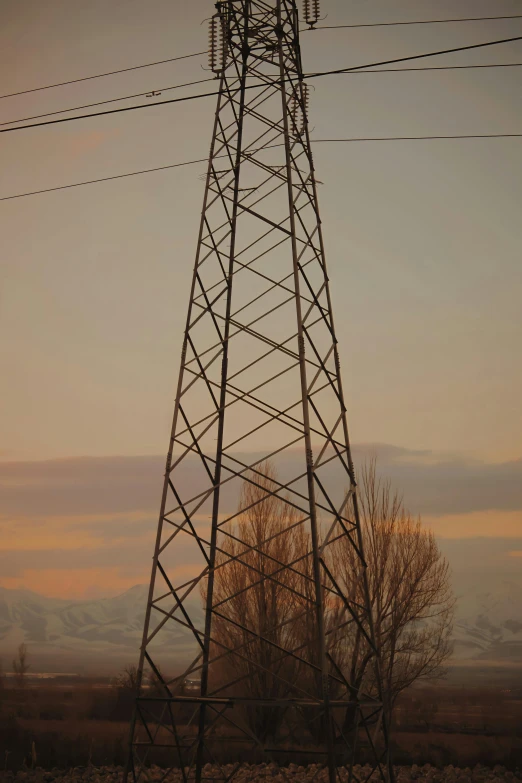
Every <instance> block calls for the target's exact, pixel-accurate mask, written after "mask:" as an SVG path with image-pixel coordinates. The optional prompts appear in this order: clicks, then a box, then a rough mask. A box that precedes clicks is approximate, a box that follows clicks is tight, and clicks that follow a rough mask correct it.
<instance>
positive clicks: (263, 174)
mask: <svg viewBox="0 0 522 783" xmlns="http://www.w3.org/2000/svg"><path fill="white" fill-rule="evenodd" d="M216 7H217V13H216V15H215V17H214V18H213V20H212V25H211V55H212V64H213V67H214V70H215V71H216V72H218V76H219V80H220V81H219V83H220V89H219V97H218V100H217V109H216V115H215V122H214V129H213V136H212V144H211V149H210V158H209V165H208V172H207V174H206V188H205V196H204V202H203V211H202V217H201V227H200V232H199V240H198V248H197V255H196V262H195V267H194V274H193V280H192V287H191V292H190V303H189V308H188V316H187V321H186V328H185V336H184V341H183V348H182V356H181V369H180V374H179V381H178V386H177V392H176V400H175V409H174V420H173V425H172V434H171V439H170V445H169V450H168V456H167V463H166V472H165V481H164V487H163V494H162V499H161V510H160V517H159V525H158V533H157V539H156V545H155V550H154V556H153V568H152V576H151V583H150V591H149V597H148V605H147V611H146V618H145V627H144V634H143V644H142V648H141V655H140V662H139V667H138V678H139V691H138V696H137V699H136V707H135V714H134V718H133V721H132V727H131V753H130V758H129V764H128V769H127V771H126V776H127V775H129V776H130V777H131V778H132V779H134V780H138V779H140V776H141V775H142V773H143V769H144V766H146V765H147V764H148V763H149V762H151V761H155V762H156V763H158V759H161V761H160V763H162V765H163V766H166V765H170V766H175V767H179V768H181V769H182V774H183V779H184V781H185V783H187V781H188V780H189V779H194V778H195V780H196V781H197V783H199V781H200V780H201V779H205V778H206V777H207V778H208V775H206V773H205V770H204V766H205V764H206V763H207V762H211V763H217V762H220V761H222V760H223V759H224V755H223V754H224V751H225V750H227V749H228V751H229V753H230V754H231V755H232V756H233V755H234V753H236V757H237V758H238V759H239V758H242V757H243V758H244V755H243V756H242V754H243V753H244V746H245V745H247V747H248V748H249V752H250V753H251V754H252V753H254V754H256V753H257V754H258V756H257V757H258V758H259V759H260V760H263V759H264V760H271V759H272V758H276V759H278V760H279V761H281V760H283V761H293V760H294V759H296V758H298V757H299V758H302V757H303V755H304V756H307V757H309V758H312V759H314V760H316V761H317V760H320V761H321V763H323V764H324V765H326V766H327V768H328V770H329V779H330V783H335V780H336V776H337V771H336V770H337V768H338V767H339V766H340V765H344V766H345V767H347V768H348V770H349V773H350V777H351V776H352V775H353V769H352V767H353V762H354V759H355V757H356V755H357V754H360V753H362V754H363V755H364V757H365V758H366V759H369V760H370V761H371V762H372V767H374V768H377V769H379V771H380V772H381V774H382V776H383V778H385V777H387V775H388V773H389V771H390V770H391V767H390V766H389V759H388V748H387V731H386V719H385V710H383V706H382V693H381V689H380V685H379V680H380V678H379V676H378V656H377V654H376V645H375V637H374V630H373V627H372V622H371V611H370V596H369V594H368V586H367V580H366V565H365V562H364V557H363V551H362V535H361V529H360V524H359V514H358V507H357V495H356V483H355V477H354V468H353V463H352V458H351V454H350V446H349V439H348V428H347V422H346V408H345V404H344V398H343V390H342V383H341V375H340V369H339V356H338V348H337V337H336V333H335V329H334V321H333V317H332V308H331V300H330V287H329V279H328V275H327V271H326V264H325V257H324V247H323V237H322V229H321V220H320V216H319V208H318V200H317V183H316V179H315V174H314V166H313V159H312V151H311V146H310V138H309V127H308V117H307V113H308V112H307V103H308V95H307V88H306V85H305V84H304V83H303V75H302V67H301V58H300V48H299V25H298V22H299V20H298V12H297V7H296V0H225V1H224V2H220V3H217V5H216ZM267 460H268V461H269V463H270V464H268V463H267ZM245 487H246V488H247V489H250V490H251V491H250V493H248V491H245ZM241 491H242V492H243V494H242V495H241ZM240 497H241V501H240V500H239V499H240ZM238 502H239V503H240V504H239V505H238ZM256 514H257V517H256ZM271 515H272V516H271ZM273 515H276V516H277V519H278V523H277V525H276V526H275V527H274V523H273ZM256 519H257V522H256V521H255V520H256ZM256 525H257V527H256ZM263 526H264V527H263ZM260 530H264V533H263V534H260V532H259V531H260ZM274 542H276V543H274ZM276 544H277V545H276ZM340 545H342V546H344V547H345V550H344V551H345V552H346V551H347V552H348V556H347V559H345V561H344V562H345V563H349V571H350V573H349V574H348V575H346V574H344V575H343V576H341V575H339V574H338V573H337V571H336V570H335V567H334V565H333V562H334V561H333V560H332V555H331V552H333V547H339V546H340ZM299 546H300V547H301V549H299ZM303 546H304V549H303ZM296 547H297V548H296ZM296 553H297V554H296ZM180 559H181V560H182V561H184V562H181V563H180ZM187 563H188V564H189V565H187ZM187 569H188V570H187ZM189 571H190V572H191V573H190V578H188V572H189ZM180 574H181V575H180ZM194 574H196V575H195V576H194ZM269 600H271V601H272V602H273V605H272V606H271V608H269V607H268V602H269ZM180 650H182V653H183V655H182V654H181V653H180V652H179V651H180ZM176 656H177V660H178V661H179V660H181V659H183V663H184V664H185V663H186V665H184V666H183V671H181V670H180V669H181V667H180V666H178V670H177V671H174V672H173V671H169V668H170V669H171V670H172V668H173V667H174V666H175V665H176ZM183 656H185V657H183ZM348 660H349V661H351V662H352V663H353V661H357V662H358V663H360V662H361V661H366V662H368V661H369V662H371V665H370V666H367V667H366V668H364V667H362V671H364V672H365V676H364V677H361V676H356V675H355V674H354V669H353V667H352V669H350V666H347V664H346V662H347V661H348ZM357 671H361V667H359V669H357ZM370 671H371V674H369V672H370ZM187 677H191V678H192V679H193V680H194V681H195V686H194V687H195V689H194V687H193V689H192V690H191V691H187V689H186V687H185V686H184V683H186V681H187ZM296 753H297V754H301V755H300V756H298V755H296ZM162 754H163V755H162ZM251 757H252V756H250V758H251ZM165 760H166V763H165ZM234 770H235V768H234ZM233 775H234V771H232V773H231V772H230V770H229V769H228V771H227V770H225V769H223V774H222V776H221V777H220V779H222V780H223V781H228V780H230V779H231V778H232V777H233ZM213 779H216V777H215V773H214V776H213Z"/></svg>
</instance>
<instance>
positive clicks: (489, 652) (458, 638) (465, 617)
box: [454, 582, 522, 663]
mask: <svg viewBox="0 0 522 783" xmlns="http://www.w3.org/2000/svg"><path fill="white" fill-rule="evenodd" d="M457 600H458V603H457V612H456V622H455V630H454V640H455V653H454V654H455V656H456V657H458V658H479V659H487V660H495V661H499V662H505V663H522V587H521V586H520V585H518V584H516V583H515V582H503V583H501V584H500V585H498V586H496V588H495V589H493V590H490V591H488V592H476V591H475V590H468V591H466V592H464V593H463V594H462V595H460V596H458V597H457Z"/></svg>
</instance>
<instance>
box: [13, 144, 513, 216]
mask: <svg viewBox="0 0 522 783" xmlns="http://www.w3.org/2000/svg"><path fill="white" fill-rule="evenodd" d="M515 138H522V133H482V134H460V135H452V136H442V135H441V136H367V137H353V138H348V139H312V145H313V144H340V143H346V142H375V141H433V140H436V139H448V140H451V139H515ZM271 146H272V147H279V146H281V145H280V144H273V145H271ZM226 157H227V156H226V155H216V156H215V158H214V160H217V159H218V158H226ZM195 163H207V164H208V158H199V159H197V160H185V161H182V162H181V163H171V164H169V165H167V166H157V167H156V168H153V169H142V170H141V171H129V172H127V173H126V174H115V175H113V176H111V177H101V178H100V179H90V180H86V181H84V182H73V183H71V184H69V185H58V186H57V187H54V188H44V189H43V190H32V191H29V192H27V193H17V194H16V195H13V196H3V197H0V201H10V200H12V199H15V198H25V197H26V196H38V195H40V194H42V193H53V192H54V191H57V190H67V189H68V188H79V187H82V186H83V185H95V184H97V183H99V182H109V181H110V180H113V179H124V178H125V177H136V176H138V175H140V174H151V173H153V172H155V171H166V170H167V169H176V168H180V167H181V166H192V165H193V164H195Z"/></svg>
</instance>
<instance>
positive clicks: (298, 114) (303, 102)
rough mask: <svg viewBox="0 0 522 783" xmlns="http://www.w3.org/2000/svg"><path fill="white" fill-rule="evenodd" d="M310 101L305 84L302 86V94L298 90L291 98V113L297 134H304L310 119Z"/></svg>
mask: <svg viewBox="0 0 522 783" xmlns="http://www.w3.org/2000/svg"><path fill="white" fill-rule="evenodd" d="M309 99H310V93H309V90H308V85H307V84H303V85H302V86H301V92H299V91H298V90H296V91H295V92H294V93H293V95H292V97H291V98H290V103H289V111H290V115H291V117H292V120H293V122H294V126H295V132H296V133H304V129H305V125H306V121H307V118H308V103H309Z"/></svg>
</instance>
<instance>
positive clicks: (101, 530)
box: [0, 511, 151, 552]
mask: <svg viewBox="0 0 522 783" xmlns="http://www.w3.org/2000/svg"><path fill="white" fill-rule="evenodd" d="M150 519H151V517H150V514H146V513H143V512H139V511H134V512H124V513H112V514H76V515H74V516H73V515H67V516H48V517H25V516H24V517H19V516H16V517H14V516H12V517H11V516H2V515H0V534H1V535H0V552H1V551H17V552H18V551H34V550H41V551H42V552H45V551H50V550H54V549H63V550H72V549H79V548H80V547H82V548H84V549H97V548H99V547H100V546H116V545H118V544H119V543H121V542H122V541H123V540H128V535H127V536H126V526H129V525H132V526H133V536H132V539H133V541H136V540H137V539H139V538H140V537H141V536H143V537H145V538H147V540H149V539H150V533H149V530H148V529H147V523H149V522H150ZM140 523H143V528H144V529H143V533H142V534H140V533H139V532H138V534H136V526H138V527H139V525H140ZM108 529H110V531H111V537H110V540H109V541H107V531H108ZM127 529H128V528H127Z"/></svg>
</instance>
